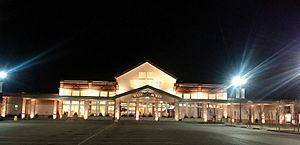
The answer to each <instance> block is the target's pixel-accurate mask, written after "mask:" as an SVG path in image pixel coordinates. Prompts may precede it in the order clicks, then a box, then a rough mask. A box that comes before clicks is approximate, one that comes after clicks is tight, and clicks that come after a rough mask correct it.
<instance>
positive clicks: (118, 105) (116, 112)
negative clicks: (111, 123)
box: [114, 99, 120, 120]
mask: <svg viewBox="0 0 300 145" xmlns="http://www.w3.org/2000/svg"><path fill="white" fill-rule="evenodd" d="M114 109H115V112H114V113H115V120H119V119H120V100H119V99H116V100H115V108H114Z"/></svg>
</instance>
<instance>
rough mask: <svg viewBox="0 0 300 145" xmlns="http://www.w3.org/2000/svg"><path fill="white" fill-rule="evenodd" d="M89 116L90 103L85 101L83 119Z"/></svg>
mask: <svg viewBox="0 0 300 145" xmlns="http://www.w3.org/2000/svg"><path fill="white" fill-rule="evenodd" d="M88 116H89V101H84V114H83V119H87V118H88Z"/></svg>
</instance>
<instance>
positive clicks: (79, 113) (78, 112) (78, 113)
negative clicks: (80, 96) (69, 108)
mask: <svg viewBox="0 0 300 145" xmlns="http://www.w3.org/2000/svg"><path fill="white" fill-rule="evenodd" d="M77 115H78V116H79V117H81V115H82V114H81V112H80V100H79V101H78V110H77Z"/></svg>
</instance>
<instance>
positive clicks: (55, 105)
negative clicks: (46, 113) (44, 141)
mask: <svg viewBox="0 0 300 145" xmlns="http://www.w3.org/2000/svg"><path fill="white" fill-rule="evenodd" d="M56 118H57V100H54V104H53V119H56Z"/></svg>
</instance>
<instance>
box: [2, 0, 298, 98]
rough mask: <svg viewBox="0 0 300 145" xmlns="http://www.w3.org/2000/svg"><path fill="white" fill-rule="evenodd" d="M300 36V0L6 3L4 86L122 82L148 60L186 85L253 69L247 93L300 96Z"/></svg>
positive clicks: (26, 88)
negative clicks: (75, 81) (119, 77)
mask: <svg viewBox="0 0 300 145" xmlns="http://www.w3.org/2000/svg"><path fill="white" fill-rule="evenodd" d="M299 36H300V2H299V1H298V2H297V1H288V0H282V1H275V0H274V1H263V0H258V1H253V0H250V1H247V0H242V1H217V0H215V1H209V2H203V1H198V2H197V1H195V2H186V1H182V2H175V1H172V2H163V1H158V2H152V1H147V2H141V1H140V2H133V1H132V2H122V3H119V2H117V1H112V2H111V3H102V2H101V3H100V2H98V3H96V2H95V3H93V2H85V1H81V2H78V3H76V2H73V1H72V2H71V1H70V2H65V3H63V2H62V1H59V2H55V1H49V2H45V1H43V2H40V3H36V2H34V3H33V2H30V1H23V2H20V1H13V0H3V1H1V2H0V68H1V69H4V70H9V71H10V74H9V78H8V79H7V80H6V82H5V91H6V92H20V91H22V92H31V93H32V92H34V93H52V92H54V93H57V92H58V86H59V80H61V79H84V80H104V81H115V80H114V76H115V75H117V74H119V73H121V72H123V71H125V70H127V69H129V68H131V67H133V66H135V65H136V64H138V63H140V62H142V61H143V60H145V59H148V60H150V61H152V62H153V63H155V64H156V65H158V66H160V67H162V68H164V69H165V70H167V71H168V72H169V73H171V74H173V75H175V76H177V77H178V82H180V83H224V84H229V83H230V79H231V77H232V76H233V75H235V74H237V73H242V74H246V73H248V74H250V75H251V78H250V79H249V81H248V84H247V85H246V89H247V98H249V99H253V98H255V99H268V98H299V97H300V83H299V82H300V78H299V77H298V76H297V75H298V74H299V73H300V69H299V66H300V65H299V64H300V57H299V56H300V37H299ZM254 68H255V69H254ZM297 72H299V73H297Z"/></svg>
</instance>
